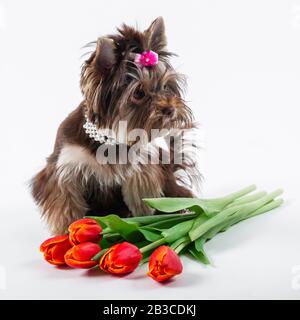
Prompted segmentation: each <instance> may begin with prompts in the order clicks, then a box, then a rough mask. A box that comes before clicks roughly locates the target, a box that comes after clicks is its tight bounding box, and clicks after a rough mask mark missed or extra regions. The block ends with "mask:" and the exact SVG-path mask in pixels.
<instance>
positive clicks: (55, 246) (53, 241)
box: [40, 234, 72, 265]
mask: <svg viewBox="0 0 300 320" xmlns="http://www.w3.org/2000/svg"><path fill="white" fill-rule="evenodd" d="M71 247H72V244H71V243H70V241H69V236H68V235H67V234H66V235H63V236H56V237H53V238H50V239H48V240H46V241H44V242H43V243H42V244H41V246H40V251H41V252H43V253H44V258H45V260H46V261H48V262H49V263H51V264H54V265H63V264H65V259H64V255H65V253H66V252H67V251H68V250H69V249H70V248H71Z"/></svg>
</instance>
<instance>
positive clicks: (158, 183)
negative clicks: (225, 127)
mask: <svg viewBox="0 0 300 320" xmlns="http://www.w3.org/2000/svg"><path fill="white" fill-rule="evenodd" d="M117 31H118V33H116V34H113V35H108V36H104V37H100V38H98V40H97V41H96V42H94V43H92V45H94V49H93V52H91V53H90V56H89V58H88V59H87V60H86V61H85V62H84V64H83V66H82V71H81V80H80V86H81V91H82V94H83V101H82V102H81V103H80V105H79V106H78V107H77V108H76V109H75V110H74V111H73V112H71V114H69V115H68V116H67V117H66V119H65V120H64V121H63V122H62V123H61V125H60V126H59V128H58V132H57V137H56V142H55V146H54V150H53V153H52V154H51V155H50V156H49V157H48V158H47V164H46V166H45V167H44V168H43V169H42V170H41V171H40V172H38V173H37V174H36V175H35V176H34V177H33V179H32V180H31V192H32V195H33V198H34V200H35V201H36V203H37V205H38V206H39V208H40V210H41V212H42V216H43V217H44V218H45V220H46V222H47V225H48V227H49V230H50V232H51V233H52V234H54V235H58V234H63V233H65V232H67V229H68V226H69V224H70V223H72V222H73V221H75V220H77V219H80V218H82V217H83V216H84V215H86V213H87V212H89V211H92V212H97V214H99V215H104V214H110V213H115V214H118V215H119V216H121V217H128V216H139V215H150V214H154V210H153V209H151V208H149V207H148V206H146V205H145V204H144V202H143V200H142V199H143V198H156V197H194V192H193V191H192V188H191V185H189V183H187V181H186V179H184V178H182V176H180V174H178V172H183V173H185V174H186V176H188V177H190V178H189V179H190V181H192V180H193V181H194V182H195V181H196V182H195V183H198V178H199V177H200V174H199V172H198V171H197V168H196V165H195V161H194V158H193V154H192V153H190V154H185V155H184V157H183V160H182V161H181V162H180V163H179V162H178V163H176V161H175V160H174V159H175V156H174V153H175V154H176V152H177V154H178V153H180V154H182V153H183V149H182V148H177V147H175V146H174V136H173V137H172V138H171V139H169V142H170V145H169V147H168V149H167V150H168V152H169V153H170V154H172V155H171V156H170V157H169V158H170V161H169V162H168V163H163V161H162V157H163V154H164V151H162V150H164V149H163V148H158V147H157V148H154V149H155V150H156V154H158V155H159V160H158V161H156V163H150V164H149V163H143V162H141V161H140V162H139V161H138V162H134V163H128V161H127V163H119V162H118V160H120V158H121V157H120V156H119V157H117V161H115V163H104V162H101V159H102V160H103V157H104V158H105V156H107V153H108V152H109V151H110V148H112V149H113V150H114V151H116V150H121V149H122V150H123V154H125V156H126V155H129V153H130V148H132V147H133V146H134V145H135V144H134V143H133V142H132V141H131V142H128V139H127V140H126V138H125V136H126V135H127V134H128V133H130V132H132V131H134V130H135V129H142V130H143V132H146V134H147V135H150V132H151V131H152V130H160V129H165V130H167V132H168V134H166V135H165V136H164V135H163V139H165V138H166V136H170V132H171V131H172V130H174V129H177V131H178V130H179V133H181V132H183V130H192V129H193V128H195V122H194V117H193V114H192V111H191V109H190V108H189V107H188V106H187V105H186V103H185V101H184V99H183V93H182V90H183V87H184V85H183V83H182V76H181V75H180V74H178V73H177V72H176V71H175V70H174V68H173V67H172V65H171V63H170V61H169V60H170V57H171V56H172V55H173V54H172V53H171V52H169V51H168V50H167V41H166V36H165V26H164V21H163V18H162V17H159V18H157V19H156V20H154V21H153V22H152V23H151V25H150V27H149V28H148V29H146V30H145V31H138V30H136V29H135V28H132V27H130V26H127V25H125V24H123V25H122V26H121V27H120V28H118V29H117ZM120 122H123V123H126V126H127V127H126V128H125V129H124V130H123V131H122V130H120V129H119V124H120ZM104 129H109V130H111V131H113V130H114V131H117V132H118V136H119V138H118V139H116V138H115V137H112V136H111V135H110V134H109V133H105V134H104V133H103V132H104V131H103V130H104ZM121 131H122V132H121ZM177 135H178V134H177ZM179 135H180V134H179ZM160 137H161V136H160ZM120 140H122V141H120ZM139 140H142V139H141V138H136V139H133V141H134V142H135V143H140V144H141V141H139ZM154 140H155V139H154ZM156 140H157V139H156ZM185 141H186V140H185ZM142 145H143V144H142ZM148 145H149V143H148ZM150 145H151V140H150ZM154 145H155V143H154ZM152 146H153V144H152ZM193 146H194V145H193V144H192V147H193ZM101 148H102V149H101ZM103 148H104V149H105V151H104V152H102V151H103ZM100 149H101V150H102V151H101V150H100ZM148 149H149V148H148ZM152 149H153V148H152ZM158 149H159V151H157V150H158ZM99 150H100V151H101V152H102V153H101V152H99ZM124 150H125V151H124ZM150 153H151V152H150ZM99 154H100V156H99V157H98V155H99ZM148 155H149V154H146V158H147V156H148ZM101 157H102V158H101ZM136 157H137V158H139V157H141V156H139V157H138V156H136ZM99 158H100V160H99ZM143 158H145V154H144V156H143ZM139 159H140V158H139ZM194 182H193V183H194Z"/></svg>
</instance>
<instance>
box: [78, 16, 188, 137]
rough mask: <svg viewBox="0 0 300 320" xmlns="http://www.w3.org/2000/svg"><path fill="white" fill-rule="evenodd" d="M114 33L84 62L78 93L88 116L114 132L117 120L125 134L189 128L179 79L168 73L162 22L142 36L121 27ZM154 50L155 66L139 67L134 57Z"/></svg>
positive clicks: (168, 53) (180, 77)
mask: <svg viewBox="0 0 300 320" xmlns="http://www.w3.org/2000/svg"><path fill="white" fill-rule="evenodd" d="M118 32H119V33H118V34H116V35H109V36H106V37H101V38H99V39H98V40H97V42H96V49H95V51H94V52H93V53H92V54H91V56H90V57H89V59H88V60H87V61H86V62H85V63H84V65H83V68H82V75H81V89H82V92H83V95H84V97H85V102H86V106H87V111H88V117H89V118H90V120H92V121H93V122H95V123H97V124H98V126H99V127H102V128H110V129H114V128H116V126H117V125H118V122H119V121H120V120H124V121H127V128H128V130H132V129H136V128H143V129H145V130H146V132H147V133H149V132H150V130H151V129H162V128H168V129H169V128H184V129H185V128H191V127H192V113H191V111H190V109H189V108H188V107H187V106H186V104H185V102H184V100H183V97H182V89H183V85H184V83H183V81H184V79H183V78H182V76H181V75H179V74H178V73H176V72H175V70H174V69H173V68H172V66H171V64H170V62H169V57H170V56H171V55H172V54H171V53H170V52H168V51H167V49H166V45H167V41H166V36H165V27H164V22H163V19H162V18H161V17H160V18H157V19H156V20H155V21H153V22H152V24H151V25H150V27H149V28H148V29H147V30H145V31H144V32H140V31H138V30H136V29H134V28H131V27H128V26H127V25H123V26H122V27H121V28H120V29H118ZM149 50H151V51H153V52H155V53H156V54H157V55H158V62H157V64H155V65H152V66H142V65H140V64H139V63H137V62H136V57H137V55H140V54H142V53H143V52H147V51H149Z"/></svg>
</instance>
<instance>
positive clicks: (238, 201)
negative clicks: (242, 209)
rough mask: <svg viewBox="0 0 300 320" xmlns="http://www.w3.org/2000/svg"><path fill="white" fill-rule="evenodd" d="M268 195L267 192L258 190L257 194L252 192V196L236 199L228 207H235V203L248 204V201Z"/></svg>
mask: <svg viewBox="0 0 300 320" xmlns="http://www.w3.org/2000/svg"><path fill="white" fill-rule="evenodd" d="M266 195H267V192H265V191H261V192H257V193H255V194H252V195H250V196H245V197H241V198H239V199H236V200H234V201H233V202H232V203H230V204H229V205H228V206H227V208H230V207H233V206H235V205H240V204H246V203H248V202H252V201H256V200H258V199H260V198H262V197H264V196H266Z"/></svg>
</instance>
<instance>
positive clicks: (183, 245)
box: [174, 240, 191, 254]
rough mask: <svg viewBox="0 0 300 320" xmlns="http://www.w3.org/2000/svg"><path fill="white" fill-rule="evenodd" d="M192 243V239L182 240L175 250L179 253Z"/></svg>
mask: <svg viewBox="0 0 300 320" xmlns="http://www.w3.org/2000/svg"><path fill="white" fill-rule="evenodd" d="M190 243H191V241H190V240H187V241H184V242H182V243H181V244H180V245H179V246H178V247H177V248H176V249H175V250H174V251H175V252H176V253H177V254H179V253H180V251H182V250H183V249H184V248H185V247H186V246H188V245H189V244H190Z"/></svg>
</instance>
